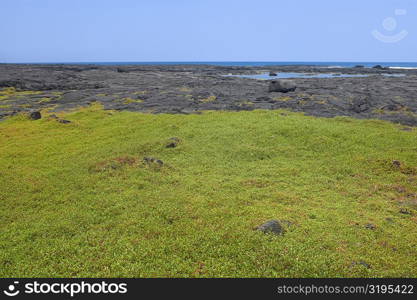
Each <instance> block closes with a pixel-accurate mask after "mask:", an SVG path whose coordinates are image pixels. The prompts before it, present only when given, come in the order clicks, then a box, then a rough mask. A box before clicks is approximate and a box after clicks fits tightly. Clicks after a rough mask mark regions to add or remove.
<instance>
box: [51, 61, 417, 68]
mask: <svg viewBox="0 0 417 300" xmlns="http://www.w3.org/2000/svg"><path fill="white" fill-rule="evenodd" d="M55 63H59V64H95V65H215V66H285V65H311V66H321V67H341V68H342V67H345V68H350V67H354V66H356V65H363V66H364V67H367V68H371V67H373V66H375V65H381V66H384V67H391V68H399V69H401V68H407V69H408V68H410V69H417V62H314V61H153V62H138V61H136V62H135V61H131V62H55Z"/></svg>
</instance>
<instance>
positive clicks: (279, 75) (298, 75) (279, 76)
mask: <svg viewBox="0 0 417 300" xmlns="http://www.w3.org/2000/svg"><path fill="white" fill-rule="evenodd" d="M381 75H383V76H386V77H403V76H405V74H381ZM224 76H226V77H241V78H251V79H263V80H273V79H283V78H340V77H368V76H370V75H367V74H343V73H320V74H311V73H294V72H278V73H277V75H276V76H270V75H269V73H263V74H251V75H232V74H231V75H224Z"/></svg>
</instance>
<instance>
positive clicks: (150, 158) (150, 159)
mask: <svg viewBox="0 0 417 300" xmlns="http://www.w3.org/2000/svg"><path fill="white" fill-rule="evenodd" d="M143 162H144V163H146V164H151V163H156V164H158V165H160V166H162V165H163V164H164V162H163V161H162V160H160V159H157V158H153V157H144V158H143Z"/></svg>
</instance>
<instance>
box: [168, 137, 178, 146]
mask: <svg viewBox="0 0 417 300" xmlns="http://www.w3.org/2000/svg"><path fill="white" fill-rule="evenodd" d="M169 140H170V142H169V143H168V144H167V145H166V146H165V148H175V147H177V146H178V143H179V142H180V139H179V138H177V137H172V138H170V139H169Z"/></svg>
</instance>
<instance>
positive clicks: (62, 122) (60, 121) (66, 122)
mask: <svg viewBox="0 0 417 300" xmlns="http://www.w3.org/2000/svg"><path fill="white" fill-rule="evenodd" d="M58 122H59V123H61V124H69V123H71V121H69V120H63V119H59V120H58Z"/></svg>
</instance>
